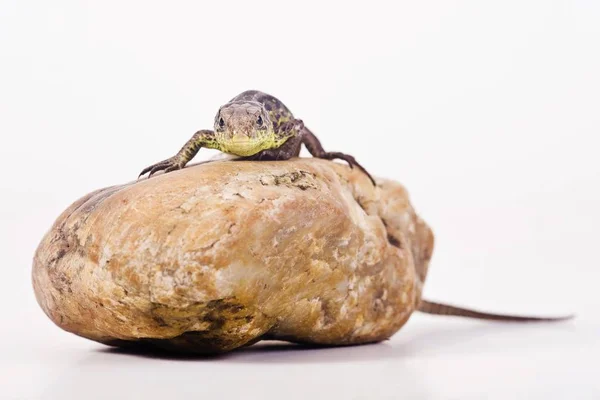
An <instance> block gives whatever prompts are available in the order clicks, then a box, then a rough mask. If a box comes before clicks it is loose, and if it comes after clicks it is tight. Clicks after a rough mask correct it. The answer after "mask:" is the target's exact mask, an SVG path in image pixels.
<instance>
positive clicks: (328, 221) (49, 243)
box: [33, 159, 433, 353]
mask: <svg viewBox="0 0 600 400" xmlns="http://www.w3.org/2000/svg"><path fill="white" fill-rule="evenodd" d="M432 249H433V235H432V233H431V230H430V229H429V228H428V227H427V225H426V224H425V223H424V222H423V221H422V220H421V219H420V218H419V217H418V216H417V215H416V214H415V212H414V210H413V208H412V206H411V205H410V203H409V200H408V195H407V193H406V191H405V189H404V188H403V187H402V186H401V185H399V184H398V183H395V182H392V181H388V180H383V179H381V180H378V187H377V188H375V187H373V185H372V184H371V182H370V181H369V179H368V178H366V177H365V176H364V175H363V174H361V173H360V171H358V170H356V169H354V170H351V169H350V168H348V167H347V166H345V165H343V164H337V163H334V162H331V161H325V160H319V159H294V160H291V161H282V162H247V161H242V162H240V161H219V162H212V163H206V164H201V165H195V166H191V167H188V168H185V169H183V170H181V171H176V172H172V173H169V174H165V175H157V176H155V177H153V178H151V179H146V180H141V181H139V182H134V183H129V184H126V185H121V186H113V187H109V188H106V189H101V190H98V191H96V192H93V193H90V194H88V195H87V196H85V197H83V198H81V199H79V200H78V201H76V202H75V203H74V204H73V205H71V206H70V207H69V208H68V209H67V210H66V211H65V212H63V214H62V215H61V216H60V217H59V218H58V219H57V221H56V222H55V224H54V226H53V227H52V228H51V230H50V231H49V232H48V233H47V234H46V236H45V237H44V238H43V240H42V242H41V243H40V245H39V248H38V249H37V252H36V254H35V258H34V262H33V286H34V289H35V294H36V297H37V300H38V302H39V304H40V306H41V307H42V308H43V310H44V312H45V313H46V314H47V315H48V316H49V317H50V318H51V319H52V321H54V322H55V323H56V324H57V325H58V326H60V327H61V328H63V329H65V330H67V331H69V332H72V333H75V334H77V335H80V336H83V337H86V338H88V339H92V340H96V341H98V342H102V343H106V344H110V345H123V346H124V345H135V344H136V343H143V344H150V345H156V346H160V347H164V348H168V349H172V350H180V351H185V352H198V353H215V352H223V351H228V350H232V349H235V348H237V347H240V346H244V345H248V344H252V343H254V342H256V341H258V340H261V339H281V340H288V341H292V342H299V343H313V344H325V345H346V344H359V343H369V342H376V341H380V340H383V339H386V338H388V337H390V336H391V335H392V334H394V333H395V332H396V331H397V330H398V329H399V328H400V327H401V326H402V325H403V324H404V323H405V322H406V321H407V319H408V318H409V316H410V314H411V313H412V312H413V311H414V310H415V308H416V306H417V305H418V302H419V301H420V297H421V287H422V283H423V281H424V279H425V276H426V274H427V265H428V262H429V259H430V257H431V253H432Z"/></svg>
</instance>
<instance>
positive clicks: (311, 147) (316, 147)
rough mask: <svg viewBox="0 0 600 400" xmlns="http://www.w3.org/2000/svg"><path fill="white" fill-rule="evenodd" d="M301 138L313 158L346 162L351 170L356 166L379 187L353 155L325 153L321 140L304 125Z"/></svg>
mask: <svg viewBox="0 0 600 400" xmlns="http://www.w3.org/2000/svg"><path fill="white" fill-rule="evenodd" d="M298 121H299V120H298ZM301 137H302V143H304V145H305V146H306V148H307V149H308V151H309V153H310V154H312V156H313V157H317V158H324V159H326V160H334V159H336V158H337V159H340V160H344V161H346V162H347V163H348V164H349V165H350V168H354V166H356V167H358V169H360V170H361V171H362V172H364V173H365V174H366V175H367V176H368V177H369V179H370V180H371V182H372V183H373V186H377V183H375V179H373V177H372V176H371V174H369V173H368V172H367V170H366V169H364V167H363V166H362V165H360V164H359V163H358V161H356V159H355V158H354V157H352V156H351V155H348V154H344V153H340V152H337V151H336V152H330V151H325V149H323V146H322V145H321V142H320V141H319V139H318V138H317V137H316V136H315V135H314V133H312V132H311V131H310V130H309V129H308V128H307V127H305V126H304V125H302V130H301Z"/></svg>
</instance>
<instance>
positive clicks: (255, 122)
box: [214, 101, 279, 157]
mask: <svg viewBox="0 0 600 400" xmlns="http://www.w3.org/2000/svg"><path fill="white" fill-rule="evenodd" d="M214 130H215V138H216V141H217V143H218V144H219V148H220V150H221V151H223V152H225V153H229V154H234V155H237V156H242V157H246V156H251V155H254V154H256V153H258V152H260V151H262V150H267V149H272V148H275V147H277V146H278V145H279V144H278V140H277V136H276V135H275V131H274V130H273V122H271V119H270V118H269V113H268V112H267V110H266V109H265V108H264V107H263V105H262V104H260V103H258V102H255V101H248V102H235V103H229V104H226V105H224V106H223V107H221V108H220V109H219V112H218V113H217V116H216V117H215V129H214Z"/></svg>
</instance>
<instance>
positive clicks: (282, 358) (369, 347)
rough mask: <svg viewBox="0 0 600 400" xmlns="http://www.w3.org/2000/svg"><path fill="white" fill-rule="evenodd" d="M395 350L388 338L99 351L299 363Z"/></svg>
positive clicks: (372, 355)
mask: <svg viewBox="0 0 600 400" xmlns="http://www.w3.org/2000/svg"><path fill="white" fill-rule="evenodd" d="M391 350H393V347H392V346H390V345H389V344H388V343H386V342H381V343H373V344H364V345H356V346H318V345H305V344H296V343H289V342H281V341H275V340H266V341H261V342H259V343H257V344H254V345H252V346H248V347H242V348H239V349H236V350H233V351H231V352H228V353H221V354H189V353H177V352H173V351H167V350H163V349H160V348H157V347H154V346H150V345H143V344H140V345H135V346H130V347H109V348H103V349H100V350H98V352H101V353H105V354H119V355H129V356H133V357H145V358H154V359H162V360H176V361H215V362H234V363H240V362H241V363H275V364H277V363H296V364H297V363H335V362H348V361H361V360H379V359H383V358H386V355H387V356H388V357H389V356H390V355H391V354H392V353H393V352H392V351H391Z"/></svg>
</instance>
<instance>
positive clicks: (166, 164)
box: [138, 157, 183, 179]
mask: <svg viewBox="0 0 600 400" xmlns="http://www.w3.org/2000/svg"><path fill="white" fill-rule="evenodd" d="M181 168H183V165H182V164H181V163H180V162H179V161H178V160H177V159H175V158H173V157H171V158H168V159H166V160H164V161H161V162H159V163H156V164H153V165H150V166H149V167H146V168H144V169H143V170H142V172H141V173H140V175H139V176H138V179H140V177H141V176H142V175H144V174H146V173H148V172H150V173H149V174H148V179H149V178H151V177H152V175H154V174H155V173H157V172H158V171H163V170H164V171H165V174H166V173H167V172H171V171H175V170H178V169H181Z"/></svg>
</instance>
